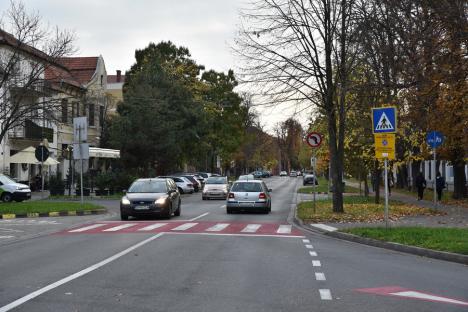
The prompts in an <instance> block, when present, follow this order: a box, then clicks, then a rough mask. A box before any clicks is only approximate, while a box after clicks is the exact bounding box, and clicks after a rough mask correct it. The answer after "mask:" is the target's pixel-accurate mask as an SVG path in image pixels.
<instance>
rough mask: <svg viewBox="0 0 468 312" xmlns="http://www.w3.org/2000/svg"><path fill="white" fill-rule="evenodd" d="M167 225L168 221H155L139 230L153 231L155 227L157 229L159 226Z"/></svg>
mask: <svg viewBox="0 0 468 312" xmlns="http://www.w3.org/2000/svg"><path fill="white" fill-rule="evenodd" d="M165 225H168V223H155V224H150V225H148V226H145V227H143V228H141V229H139V230H138V231H152V230H154V229H157V228H160V227H163V226H165Z"/></svg>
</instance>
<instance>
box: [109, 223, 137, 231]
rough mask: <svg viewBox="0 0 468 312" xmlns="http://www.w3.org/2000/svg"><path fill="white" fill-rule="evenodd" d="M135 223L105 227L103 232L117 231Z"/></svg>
mask: <svg viewBox="0 0 468 312" xmlns="http://www.w3.org/2000/svg"><path fill="white" fill-rule="evenodd" d="M135 225H136V223H124V224H122V225H118V226H114V227H111V228H110V229H105V230H103V232H116V231H119V230H123V229H126V228H129V227H132V226H135Z"/></svg>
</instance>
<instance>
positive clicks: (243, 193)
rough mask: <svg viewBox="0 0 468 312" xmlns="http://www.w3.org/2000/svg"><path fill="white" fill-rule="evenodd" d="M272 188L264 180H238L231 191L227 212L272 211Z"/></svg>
mask: <svg viewBox="0 0 468 312" xmlns="http://www.w3.org/2000/svg"><path fill="white" fill-rule="evenodd" d="M270 192H271V189H268V187H267V186H266V184H265V182H263V181H262V180H248V181H236V182H234V184H233V185H232V187H231V190H230V191H229V195H228V200H227V203H226V212H227V213H232V212H234V211H241V210H242V211H258V210H260V211H262V212H264V213H269V212H271V196H270Z"/></svg>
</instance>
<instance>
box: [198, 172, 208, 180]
mask: <svg viewBox="0 0 468 312" xmlns="http://www.w3.org/2000/svg"><path fill="white" fill-rule="evenodd" d="M195 173H196V174H198V175H199V176H201V177H203V178H204V179H205V180H206V179H208V178H209V177H211V176H212V174H211V173H209V172H195Z"/></svg>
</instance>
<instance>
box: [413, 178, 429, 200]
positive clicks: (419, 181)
mask: <svg viewBox="0 0 468 312" xmlns="http://www.w3.org/2000/svg"><path fill="white" fill-rule="evenodd" d="M415 184H416V188H417V189H418V200H421V199H423V196H424V189H425V188H426V179H424V177H423V175H422V172H419V173H418V175H417V177H416V181H415Z"/></svg>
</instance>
